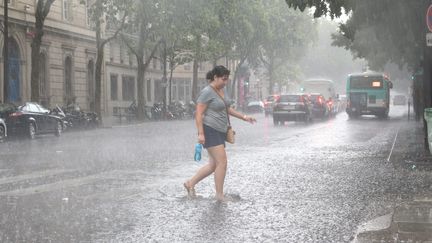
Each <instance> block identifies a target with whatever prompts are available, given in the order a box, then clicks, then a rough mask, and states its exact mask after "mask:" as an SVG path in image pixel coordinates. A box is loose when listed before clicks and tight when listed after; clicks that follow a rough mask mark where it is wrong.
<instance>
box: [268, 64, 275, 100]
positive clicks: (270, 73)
mask: <svg viewBox="0 0 432 243" xmlns="http://www.w3.org/2000/svg"><path fill="white" fill-rule="evenodd" d="M273 71H274V70H273V60H270V63H269V66H268V76H269V94H273V93H274V91H273Z"/></svg>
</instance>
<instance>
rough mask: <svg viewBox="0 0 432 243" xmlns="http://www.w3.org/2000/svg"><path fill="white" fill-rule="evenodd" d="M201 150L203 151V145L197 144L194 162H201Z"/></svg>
mask: <svg viewBox="0 0 432 243" xmlns="http://www.w3.org/2000/svg"><path fill="white" fill-rule="evenodd" d="M201 150H202V144H200V143H197V144H195V156H194V160H195V161H196V162H199V161H201Z"/></svg>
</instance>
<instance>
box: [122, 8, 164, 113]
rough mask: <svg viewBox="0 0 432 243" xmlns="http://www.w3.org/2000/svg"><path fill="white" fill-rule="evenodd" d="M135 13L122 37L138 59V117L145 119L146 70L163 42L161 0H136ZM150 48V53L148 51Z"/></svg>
mask: <svg viewBox="0 0 432 243" xmlns="http://www.w3.org/2000/svg"><path fill="white" fill-rule="evenodd" d="M133 9H134V10H135V11H134V13H133V20H134V21H133V22H131V25H130V26H129V28H128V29H127V32H128V33H129V34H126V33H122V39H123V41H124V42H125V44H126V45H127V46H128V48H129V50H130V51H131V52H132V53H133V54H134V55H135V57H136V59H137V65H138V70H137V88H138V90H137V95H138V114H137V116H138V117H137V118H138V119H144V112H145V111H144V107H145V96H144V80H145V72H146V70H147V68H148V66H149V64H150V62H151V60H152V59H153V58H155V54H156V51H157V50H158V47H159V45H160V44H161V43H162V42H163V39H162V38H161V35H160V32H158V31H159V30H160V29H161V21H160V20H161V19H160V18H159V17H160V13H161V11H164V10H163V9H161V6H160V3H159V1H155V0H154V1H135V2H134V7H133ZM147 50H150V53H146V51H147Z"/></svg>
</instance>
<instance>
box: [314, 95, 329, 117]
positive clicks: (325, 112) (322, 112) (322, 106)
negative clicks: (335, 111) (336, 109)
mask: <svg viewBox="0 0 432 243" xmlns="http://www.w3.org/2000/svg"><path fill="white" fill-rule="evenodd" d="M309 100H310V101H311V103H312V116H313V117H317V118H321V119H324V118H327V117H329V116H330V114H331V112H330V109H331V107H332V106H331V105H330V104H329V102H328V101H326V100H325V98H324V96H323V95H322V94H317V93H314V94H309Z"/></svg>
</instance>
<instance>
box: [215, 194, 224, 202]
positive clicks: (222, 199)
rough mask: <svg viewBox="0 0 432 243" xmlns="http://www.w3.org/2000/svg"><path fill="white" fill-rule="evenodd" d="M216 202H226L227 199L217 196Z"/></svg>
mask: <svg viewBox="0 0 432 243" xmlns="http://www.w3.org/2000/svg"><path fill="white" fill-rule="evenodd" d="M216 200H217V201H218V202H225V201H226V198H225V197H224V195H216Z"/></svg>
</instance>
